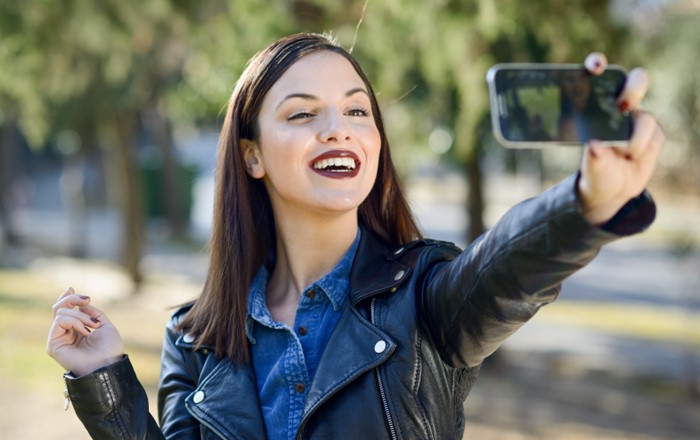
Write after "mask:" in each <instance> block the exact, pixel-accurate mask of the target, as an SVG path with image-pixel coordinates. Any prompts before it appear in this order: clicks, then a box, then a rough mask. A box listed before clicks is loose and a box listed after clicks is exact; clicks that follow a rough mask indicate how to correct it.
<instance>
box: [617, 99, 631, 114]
mask: <svg viewBox="0 0 700 440" xmlns="http://www.w3.org/2000/svg"><path fill="white" fill-rule="evenodd" d="M617 108H618V109H619V110H620V111H621V112H622V113H625V112H627V111H628V110H629V109H630V103H629V102H627V101H626V100H625V101H620V104H618V106H617Z"/></svg>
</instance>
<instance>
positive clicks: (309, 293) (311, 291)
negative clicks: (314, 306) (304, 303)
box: [306, 289, 316, 299]
mask: <svg viewBox="0 0 700 440" xmlns="http://www.w3.org/2000/svg"><path fill="white" fill-rule="evenodd" d="M314 296H316V291H315V290H313V289H311V290H309V291H308V292H306V297H307V298H309V299H314Z"/></svg>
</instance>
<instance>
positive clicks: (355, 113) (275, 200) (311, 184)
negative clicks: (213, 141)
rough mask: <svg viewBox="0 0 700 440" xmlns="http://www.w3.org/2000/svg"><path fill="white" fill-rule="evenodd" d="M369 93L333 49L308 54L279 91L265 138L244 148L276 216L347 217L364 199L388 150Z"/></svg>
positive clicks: (263, 124)
mask: <svg viewBox="0 0 700 440" xmlns="http://www.w3.org/2000/svg"><path fill="white" fill-rule="evenodd" d="M368 92H369V91H368V90H367V87H366V86H365V84H364V82H363V81H362V79H361V78H360V76H359V75H358V74H357V72H355V69H354V68H353V66H352V64H350V62H349V61H348V60H346V59H345V58H344V57H343V56H342V55H339V54H337V53H334V52H330V51H319V52H314V53H311V54H309V55H306V56H304V57H302V58H301V59H299V60H298V61H297V62H296V63H294V64H293V65H292V66H291V67H290V68H289V69H288V70H287V71H286V72H285V73H284V74H283V75H282V76H281V77H280V78H279V80H278V81H277V82H276V83H275V84H274V85H273V86H272V88H271V89H270V91H269V92H268V93H267V95H266V96H265V98H264V99H263V103H262V107H261V109H260V114H259V116H258V127H259V133H260V135H259V138H258V140H257V141H243V143H242V147H243V149H244V155H245V156H246V163H247V164H248V173H249V174H250V175H251V176H252V177H254V178H261V179H263V181H264V183H265V187H266V188H267V191H268V194H269V195H270V200H271V202H272V206H273V209H274V210H275V213H276V214H277V215H280V214H282V215H284V213H285V212H289V213H294V212H296V213H299V212H325V213H328V212H347V211H352V210H356V209H357V207H358V206H359V205H360V204H361V203H362V201H364V200H365V198H366V197H367V195H368V194H369V192H370V190H371V188H372V186H373V184H374V181H375V178H376V175H377V164H378V159H379V152H380V146H381V138H380V134H379V130H378V129H377V126H376V124H375V122H374V117H373V115H372V110H371V109H372V106H371V101H370V97H369V95H368ZM300 209H301V210H302V211H300Z"/></svg>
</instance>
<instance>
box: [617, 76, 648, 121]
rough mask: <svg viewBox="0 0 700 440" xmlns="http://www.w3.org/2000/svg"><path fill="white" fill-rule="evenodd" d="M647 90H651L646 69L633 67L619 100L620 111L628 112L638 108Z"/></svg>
mask: <svg viewBox="0 0 700 440" xmlns="http://www.w3.org/2000/svg"><path fill="white" fill-rule="evenodd" d="M647 90H649V75H648V74H647V72H646V70H644V69H641V68H636V69H632V71H630V73H629V74H628V75H627V80H626V81H625V88H624V89H623V91H622V93H621V94H620V97H619V98H618V101H617V104H618V107H619V109H620V111H622V112H626V111H631V110H635V109H636V108H638V107H639V104H640V103H641V102H642V99H644V96H645V95H646V94H647Z"/></svg>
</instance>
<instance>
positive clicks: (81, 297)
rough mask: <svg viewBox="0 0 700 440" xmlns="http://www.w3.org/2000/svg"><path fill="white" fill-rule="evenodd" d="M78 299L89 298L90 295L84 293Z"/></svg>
mask: <svg viewBox="0 0 700 440" xmlns="http://www.w3.org/2000/svg"><path fill="white" fill-rule="evenodd" d="M80 299H90V297H89V296H85V295H80Z"/></svg>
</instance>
